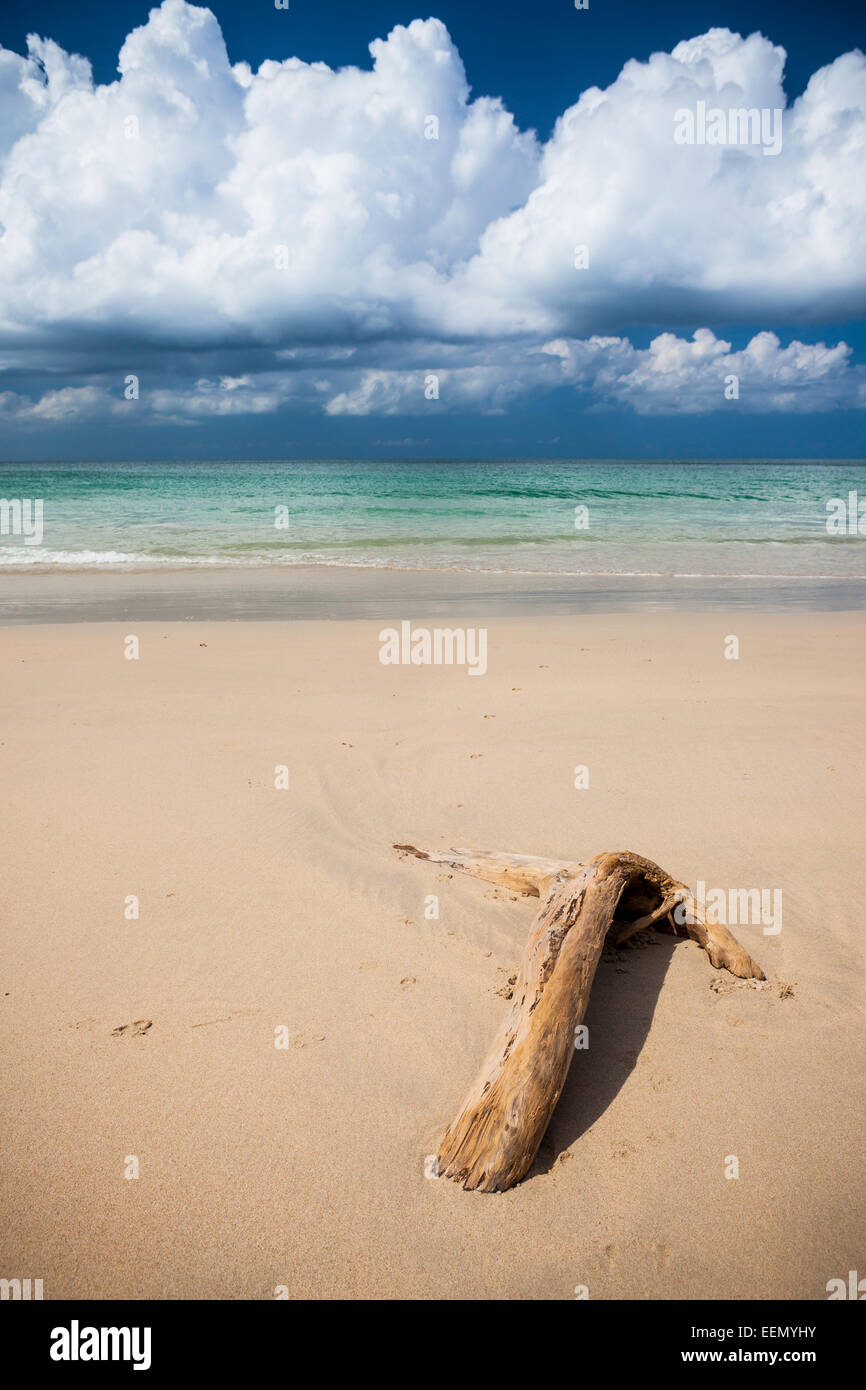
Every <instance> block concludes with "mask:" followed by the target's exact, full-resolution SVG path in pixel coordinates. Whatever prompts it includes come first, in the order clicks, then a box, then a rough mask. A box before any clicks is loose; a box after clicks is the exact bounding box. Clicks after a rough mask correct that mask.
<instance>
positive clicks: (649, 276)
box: [0, 0, 866, 423]
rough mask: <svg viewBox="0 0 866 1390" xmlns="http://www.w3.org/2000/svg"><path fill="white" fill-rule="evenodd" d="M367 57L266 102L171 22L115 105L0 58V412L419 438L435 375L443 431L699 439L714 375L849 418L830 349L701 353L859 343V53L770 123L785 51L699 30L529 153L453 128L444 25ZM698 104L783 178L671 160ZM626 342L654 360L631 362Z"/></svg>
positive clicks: (737, 153) (283, 86)
mask: <svg viewBox="0 0 866 1390" xmlns="http://www.w3.org/2000/svg"><path fill="white" fill-rule="evenodd" d="M370 53H371V59H372V64H371V66H370V67H369V68H368V69H359V68H345V69H341V70H337V71H335V70H332V69H331V68H330V67H328V66H327V65H326V64H325V63H324V62H315V63H306V62H302V61H301V60H299V59H297V58H290V59H287V60H285V61H282V62H276V61H267V62H265V63H263V64H262V65H261V67H260V68H259V69H258V71H255V72H254V71H252V70H251V69H250V68H249V67H248V66H247V65H246V64H244V63H236V64H232V63H231V62H230V60H229V57H228V55H227V52H226V48H225V44H224V41H223V37H222V33H221V31H220V27H219V24H218V22H217V20H216V18H215V16H214V15H213V14H212V12H211V11H210V10H208V9H204V8H200V7H197V6H193V5H190V4H187V3H185V0H164V3H163V4H162V5H161V6H160V7H159V8H158V9H154V10H152V11H151V13H150V15H149V17H148V20H147V23H146V24H144V25H142V26H141V27H140V28H137V29H135V30H134V31H133V32H132V33H131V34H130V35H129V36H128V37H127V39H126V41H125V43H124V45H123V47H122V49H121V52H120V55H119V62H118V73H119V75H118V78H117V80H116V81H114V82H112V83H110V84H107V85H96V84H94V82H93V79H92V74H91V69H90V65H89V63H88V62H87V61H86V59H85V58H82V57H79V56H76V55H70V54H67V53H65V52H64V51H63V50H62V49H61V48H59V47H58V45H57V44H55V43H54V42H53V41H51V40H50V39H49V38H40V37H37V36H31V37H30V39H29V41H28V53H27V55H26V56H22V55H18V54H15V53H11V52H9V51H7V50H5V49H0V384H2V380H3V373H4V372H14V373H16V374H17V376H16V380H17V381H18V383H19V384H18V385H17V386H16V388H15V390H14V391H11V392H10V391H6V392H5V393H4V394H3V396H2V401H3V402H4V404H3V413H4V414H5V415H6V416H7V417H10V416H11V417H13V418H17V419H31V420H33V421H42V422H44V423H47V422H50V421H62V420H64V419H69V418H74V417H76V416H77V417H78V418H86V417H88V416H92V415H93V414H95V413H97V412H98V411H99V410H100V409H104V410H105V411H106V412H113V411H114V409H115V405H116V404H117V398H118V388H119V384H120V383H121V382H122V380H123V374H124V373H125V372H128V371H134V372H137V373H139V374H140V375H141V379H142V382H143V387H142V398H141V410H142V413H143V414H148V413H149V414H150V415H152V416H154V417H159V418H183V419H189V420H195V419H200V418H204V417H205V416H206V415H209V414H211V415H219V414H237V413H250V414H255V413H263V412H269V411H272V410H280V409H309V410H322V411H327V412H328V413H330V414H332V415H337V414H347V413H348V414H353V413H354V414H368V413H381V414H389V413H398V412H399V411H401V410H403V409H412V410H414V405H412V402H415V404H417V401H415V397H416V396H417V394H418V382H419V380H421V381H422V387H421V408H423V402H424V395H423V366H424V363H422V362H421V361H420V355H423V356H424V357H425V358H426V360H427V363H428V367H429V370H436V366H437V358H438V359H439V360H440V361H441V362H442V363H443V366H442V381H443V390H442V392H441V394H440V403H450V404H459V405H460V406H461V408H464V409H478V410H484V411H488V412H489V411H497V410H501V409H505V408H507V406H508V405H509V403H510V402H512V401H513V400H515V399H519V398H520V397H521V396H522V395H524V394H525V393H526V392H527V391H530V390H534V389H542V390H543V389H552V388H554V387H556V386H570V387H573V389H575V390H578V391H581V392H585V393H587V400H588V403H590V404H594V405H596V406H598V405H601V406H605V405H607V406H615V405H620V406H627V407H629V408H633V409H636V410H638V411H659V410H673V411H682V410H703V409H713V408H716V404H717V400H718V381H719V375H720V373H722V374H723V373H724V372H733V373H735V374H738V375H740V376H741V377H742V379H743V382H744V383H745V382H746V381H748V382H749V383H751V386H752V387H753V388H754V390H753V394H752V396H751V397H749V399H750V400H751V401H752V405H751V406H750V408H761V409H778V410H786V409H793V410H800V409H826V408H829V407H830V404H831V403H835V404H849V405H852V404H862V403H863V393H862V384H861V381H860V377H859V374H858V369H855V368H853V367H852V366H851V365H850V362H849V357H850V354H849V351H848V349H847V347H846V346H845V344H844V343H840V344H837V345H835V346H830V347H824V346H819V347H816V346H809V345H804V344H802V343H799V342H792V343H790V344H789V345H788V346H787V347H785V348H783V347H782V346H781V344H780V342H779V340H778V338H775V337H773V335H772V334H759V335H758V336H757V337H754V338H753V339H752V341H751V343H749V344H748V346H747V347H745V348H744V349H743V350H742V351H739V352H734V351H732V350H731V347H730V345H729V344H727V343H726V342H725V340H724V339H723V338H719V337H717V336H716V332H717V331H724V326H725V324H730V323H734V322H749V323H755V322H764V323H767V324H768V325H769V326H772V327H773V328H781V327H783V325H784V324H786V323H789V322H794V321H800V320H802V319H803V318H804V317H806V318H808V317H809V316H811V317H812V318H813V320H815V319H817V321H820V320H821V316H823V317H824V321H830V322H832V320H833V317H834V315H835V316H837V317H841V316H842V314H843V311H844V314H845V315H846V316H848V315H850V314H852V313H857V312H862V310H863V307H864V304H866V258H864V257H863V255H862V246H863V244H864V239H866V181H864V180H863V178H862V167H863V157H864V152H866V60H864V57H863V55H862V54H861V53H859V52H853V53H848V54H844V55H842V56H841V57H839V58H838V59H837V60H836V61H835V62H834V63H832V64H831V65H829V66H828V67H825V68H823V69H821V70H820V71H819V72H817V73H816V74H815V75H814V76H813V77H812V79H811V81H810V83H809V85H808V87H807V89H806V91H805V92H804V93H803V95H802V96H801V97H800V98H799V99H798V100H797V101H795V102H794V103H793V104H792V105H790V106H789V105H788V104H787V102H786V97H785V93H784V88H783V75H784V57H785V55H784V52H783V50H782V49H780V48H778V47H776V46H774V45H773V44H772V43H771V42H770V41H769V40H768V39H766V38H764V37H762V36H761V35H759V34H752V35H751V36H750V37H748V38H742V37H740V36H739V35H736V34H732V33H730V32H729V31H728V30H726V29H713V30H711V31H710V32H709V33H707V34H704V35H702V36H699V37H697V38H693V39H689V40H687V41H685V42H683V43H680V44H678V45H677V46H676V47H675V48H674V50H673V51H672V52H671V53H656V54H654V55H653V56H652V57H651V58H650V59H649V61H648V62H646V63H638V62H636V61H631V62H629V63H627V64H626V65H625V67H624V68H623V70H622V72H621V73H620V75H619V77H618V78H617V79H616V80H615V81H614V82H613V83H612V84H611V85H610V86H609V87H608V88H606V89H605V90H601V89H598V88H592V89H590V90H588V91H585V92H583V93H582V94H581V95H580V96H579V99H578V100H577V101H576V102H575V104H574V105H573V106H571V107H570V108H569V109H568V110H567V111H565V112H564V113H563V115H562V116H561V118H560V119H559V121H558V122H557V125H556V127H555V129H554V131H553V134H552V136H551V138H550V140H549V141H547V143H546V144H543V145H542V144H540V143H539V141H538V140H537V138H536V136H535V134H534V133H533V132H531V131H529V132H527V131H521V130H519V129H518V127H517V125H516V124H515V121H514V119H513V117H512V116H511V114H510V113H509V112H508V110H507V109H506V107H505V105H504V104H503V102H502V100H501V99H499V98H498V97H495V96H480V97H478V98H476V99H475V100H470V96H469V88H468V85H467V79H466V74H465V72H464V69H463V64H462V62H461V59H460V56H459V54H458V52H457V50H456V49H455V47H454V44H453V43H452V41H451V38H450V36H449V34H448V32H447V30H446V28H445V26H444V25H443V24H442V23H441V22H440V21H439V20H437V19H428V20H424V21H421V20H414V21H413V22H412V23H411V24H409V25H407V26H397V27H396V28H395V29H394V30H393V31H392V32H391V33H390V34H389V35H388V37H387V38H385V39H376V40H375V41H374V42H372V43H371V44H370ZM699 103H704V105H705V106H709V107H717V108H720V109H722V110H725V111H727V110H729V109H741V108H756V109H760V110H768V111H773V110H779V111H781V112H782V113H783V115H782V144H781V149H780V150H779V152H778V153H777V154H775V155H774V156H773V157H767V156H766V155H765V153H764V150H763V148H762V146H761V144H760V143H758V144H743V145H738V144H737V145H730V144H726V145H719V144H710V143H705V144H687V145H683V144H677V143H676V142H675V140H674V130H675V126H676V114H677V112H678V111H682V110H683V109H687V110H692V109H694V110H697V108H698V104H699ZM577 247H581V248H584V250H583V251H582V252H581V255H580V256H576V248H577ZM639 323H645V324H651V325H655V326H657V325H659V324H665V325H667V326H668V327H669V328H670V329H671V330H672V331H671V332H666V333H663V334H661V335H659V336H657V337H656V338H655V339H654V341H653V342H652V345H651V346H650V347H649V348H648V349H642V350H639V349H638V348H636V347H634V346H632V344H631V343H630V342H629V341H628V340H627V339H626V338H624V337H623V336H622V330H623V328H624V327H625V326H626V325H630V324H639ZM695 323H703V324H705V325H706V328H705V329H703V330H702V331H700V332H699V333H697V334H694V335H693V336H691V327H690V328H689V330H688V331H687V332H686V334H685V336H683V335H679V336H678V334H677V328H678V326H685V325H691V326H692V327H693V325H694V324H695ZM208 354H210V357H209V356H208ZM109 355H110V356H111V357H112V359H113V360H116V361H117V368H116V372H113V373H112V369H111V367H110V366H108V365H106V362H107V357H108V356H109ZM28 371H29V372H31V373H32V374H33V377H32V381H33V385H32V388H29V389H28V388H22V387H21V386H20V380H21V376H22V373H25V374H26V373H27V372H28ZM49 371H50V373H51V382H50V383H43V385H40V384H39V383H40V379H41V378H40V374H41V373H46V372H49ZM64 373H65V374H66V380H67V384H66V385H65V386H58V382H57V377H58V374H60V375H63V374H64ZM419 373H420V375H419ZM148 381H150V386H148V385H147V383H148ZM148 390H150V397H149V398H148ZM120 395H121V397H122V391H120ZM746 398H747V397H746V391H745V388H744V389H743V391H742V399H744V400H745V399H746ZM758 400H759V401H760V402H761V405H760V406H758V405H756V404H755V402H756V401H758Z"/></svg>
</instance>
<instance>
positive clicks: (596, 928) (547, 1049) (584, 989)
mask: <svg viewBox="0 0 866 1390" xmlns="http://www.w3.org/2000/svg"><path fill="white" fill-rule="evenodd" d="M394 848H395V849H397V850H399V851H401V852H403V853H406V854H412V855H415V856H416V858H418V859H429V860H431V861H433V862H434V863H436V864H447V865H448V866H449V867H450V868H452V869H457V870H460V872H461V873H466V874H473V875H474V876H475V877H476V878H483V879H485V880H487V882H489V883H495V884H498V885H499V886H500V887H503V888H510V889H512V890H513V891H514V892H517V893H525V894H529V895H532V896H535V897H539V898H540V899H541V906H540V908H539V910H538V912H537V913H536V916H535V920H534V921H533V923H532V930H531V932H530V934H529V940H528V942H527V943H526V950H525V951H524V954H523V962H522V964H521V967H520V973H519V975H518V976H517V981H516V984H515V986H514V995H513V1002H512V1005H511V1010H510V1012H509V1013H508V1015H507V1017H506V1018H505V1020H504V1022H503V1024H502V1027H501V1028H500V1030H499V1033H498V1034H497V1036H496V1040H495V1041H494V1043H493V1046H492V1048H491V1049H490V1052H489V1054H488V1056H487V1059H486V1061H485V1062H484V1065H483V1066H482V1068H481V1071H480V1073H479V1075H478V1077H477V1079H476V1081H475V1084H474V1085H473V1087H472V1089H471V1091H470V1092H469V1095H468V1096H467V1097H466V1100H465V1101H464V1103H463V1107H462V1109H461V1110H460V1113H459V1114H458V1116H457V1118H456V1119H455V1120H454V1121H453V1123H452V1124H451V1125H450V1126H449V1128H448V1129H447V1130H446V1132H445V1135H444V1137H443V1139H442V1142H441V1144H440V1146H439V1152H438V1154H437V1156H436V1157H437V1173H438V1175H439V1176H446V1177H449V1178H454V1179H455V1181H457V1182H460V1183H462V1184H463V1186H464V1187H468V1188H478V1189H480V1190H481V1191H483V1192H497V1191H504V1190H505V1189H506V1188H509V1187H512V1186H513V1185H514V1184H515V1183H517V1182H520V1180H521V1178H523V1177H525V1175H526V1173H527V1172H528V1171H529V1168H530V1166H531V1164H532V1160H533V1159H534V1157H535V1154H536V1152H537V1150H538V1146H539V1144H540V1143H541V1140H542V1138H543V1136H544V1132H545V1130H546V1129H547V1126H548V1123H549V1121H550V1117H551V1115H552V1114H553V1110H554V1107H555V1105H556V1102H557V1101H558V1099H559V1096H560V1094H561V1092H562V1088H563V1086H564V1084H565V1078H566V1076H567V1075H568V1068H569V1064H570V1062H571V1057H572V1053H573V1051H574V1035H575V1029H576V1027H577V1025H578V1024H579V1023H580V1022H581V1021H582V1019H583V1016H584V1014H585V1012H586V1007H587V1004H588V1002H589V991H590V987H591V985H592V981H593V977H594V975H595V971H596V966H597V965H598V961H599V957H600V956H601V952H602V948H603V946H604V942H605V938H606V937H607V935H608V933H610V935H611V937H612V939H613V941H614V942H616V943H620V942H622V941H625V940H626V939H627V938H628V937H629V936H631V935H633V933H634V932H636V931H640V930H641V928H643V927H647V926H651V925H654V924H660V925H661V924H662V923H665V924H666V925H667V926H668V927H669V928H670V929H672V930H673V931H674V933H676V931H677V924H678V922H679V923H681V924H682V929H683V930H684V931H685V932H687V933H688V935H689V936H690V937H691V938H692V939H693V940H694V941H696V942H697V943H698V945H699V946H702V947H703V948H704V950H705V951H706V952H707V955H708V956H709V958H710V960H711V961H712V963H713V965H714V966H715V967H716V968H717V969H721V968H724V969H726V970H729V971H730V972H731V974H732V975H737V976H739V977H740V978H741V979H758V980H763V978H764V975H763V971H762V970H761V969H760V967H759V966H757V965H756V964H755V962H754V961H753V960H752V959H751V957H750V956H749V954H748V952H747V951H745V950H744V949H743V947H742V946H741V945H740V944H739V942H737V941H736V940H735V939H734V937H733V936H732V935H731V933H730V932H729V931H728V930H727V928H726V927H723V926H717V925H715V924H710V923H707V922H704V921H703V919H702V918H701V916H700V913H699V910H698V906H697V903H696V902H695V899H694V897H693V896H692V894H691V892H690V891H689V889H688V888H687V887H686V885H685V884H684V883H679V882H677V880H676V879H673V878H671V876H670V874H667V873H665V871H664V870H663V869H660V868H659V866H658V865H657V864H653V863H652V862H651V860H649V859H644V858H642V857H641V855H639V854H630V853H628V852H622V853H615V854H599V855H597V856H596V857H595V859H591V860H590V861H589V862H588V863H586V864H577V863H570V862H567V861H563V860H555V859H537V858H534V857H532V856H530V855H524V854H493V853H490V852H489V851H488V850H464V849H451V850H446V851H445V853H444V854H427V853H426V852H425V851H424V850H420V849H416V848H415V847H414V846H413V845H395V846H394ZM680 904H682V906H681V907H680V909H679V911H678V912H677V914H676V918H675V917H674V909H675V908H676V907H678V906H679V905H680Z"/></svg>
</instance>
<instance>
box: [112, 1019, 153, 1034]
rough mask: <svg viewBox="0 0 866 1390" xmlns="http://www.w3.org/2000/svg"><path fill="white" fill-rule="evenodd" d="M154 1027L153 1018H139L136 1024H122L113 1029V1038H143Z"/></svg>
mask: <svg viewBox="0 0 866 1390" xmlns="http://www.w3.org/2000/svg"><path fill="white" fill-rule="evenodd" d="M152 1027H153V1019H152V1018H137V1019H136V1020H135V1022H134V1023H121V1024H119V1025H118V1027H117V1028H112V1030H111V1036H112V1037H113V1038H143V1037H144V1035H145V1033H146V1032H147V1031H148V1029H149V1028H152Z"/></svg>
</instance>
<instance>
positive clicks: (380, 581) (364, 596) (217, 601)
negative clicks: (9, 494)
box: [0, 565, 866, 627]
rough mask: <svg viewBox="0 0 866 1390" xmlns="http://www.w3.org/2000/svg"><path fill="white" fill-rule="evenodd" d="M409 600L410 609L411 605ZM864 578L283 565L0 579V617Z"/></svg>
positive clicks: (752, 592) (490, 612) (684, 606)
mask: <svg viewBox="0 0 866 1390" xmlns="http://www.w3.org/2000/svg"><path fill="white" fill-rule="evenodd" d="M409 609H411V614H410V613H409V611H408V610H409ZM863 609H866V579H803V578H789V577H778V578H775V577H774V578H769V577H768V578H762V579H759V580H758V579H744V578H742V577H731V578H729V579H720V578H712V579H711V578H707V577H689V578H686V577H675V576H658V577H649V576H636V575H622V576H619V575H604V576H602V575H593V576H581V577H575V576H573V575H557V574H546V575H527V574H505V573H492V572H484V571H455V570H400V569H373V568H370V569H365V568H351V569H349V568H346V569H341V568H338V567H329V566H315V565H310V566H300V565H299V566H291V567H288V568H284V569H267V568H263V569H252V568H251V569H248V570H238V569H208V570H201V571H196V570H173V571H165V570H163V571H156V570H154V571H130V572H118V571H111V572H108V573H104V572H103V573H99V572H94V571H86V572H74V571H64V572H62V573H57V572H53V573H42V574H30V573H23V572H20V571H16V572H9V573H7V574H4V575H3V576H2V577H0V626H2V627H14V626H18V625H22V624H25V625H27V624H39V623H81V622H121V621H125V620H133V621H138V622H147V621H153V622H173V621H202V622H204V621H208V622H214V621H234V622H237V621H283V620H298V619H348V618H364V619H373V620H375V619H395V618H405V617H407V616H412V617H417V618H420V617H431V616H436V615H440V616H443V617H445V616H448V617H458V616H466V617H467V618H471V619H479V618H493V617H507V616H509V615H513V616H521V615H526V616H533V615H534V616H539V617H540V616H556V615H573V616H579V615H581V614H589V613H617V612H622V613H628V612H699V613H700V612H724V611H731V610H733V611H737V612H755V613H760V612H765V613H782V612H787V611H792V610H793V611H800V612H855V611H861V610H863Z"/></svg>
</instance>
